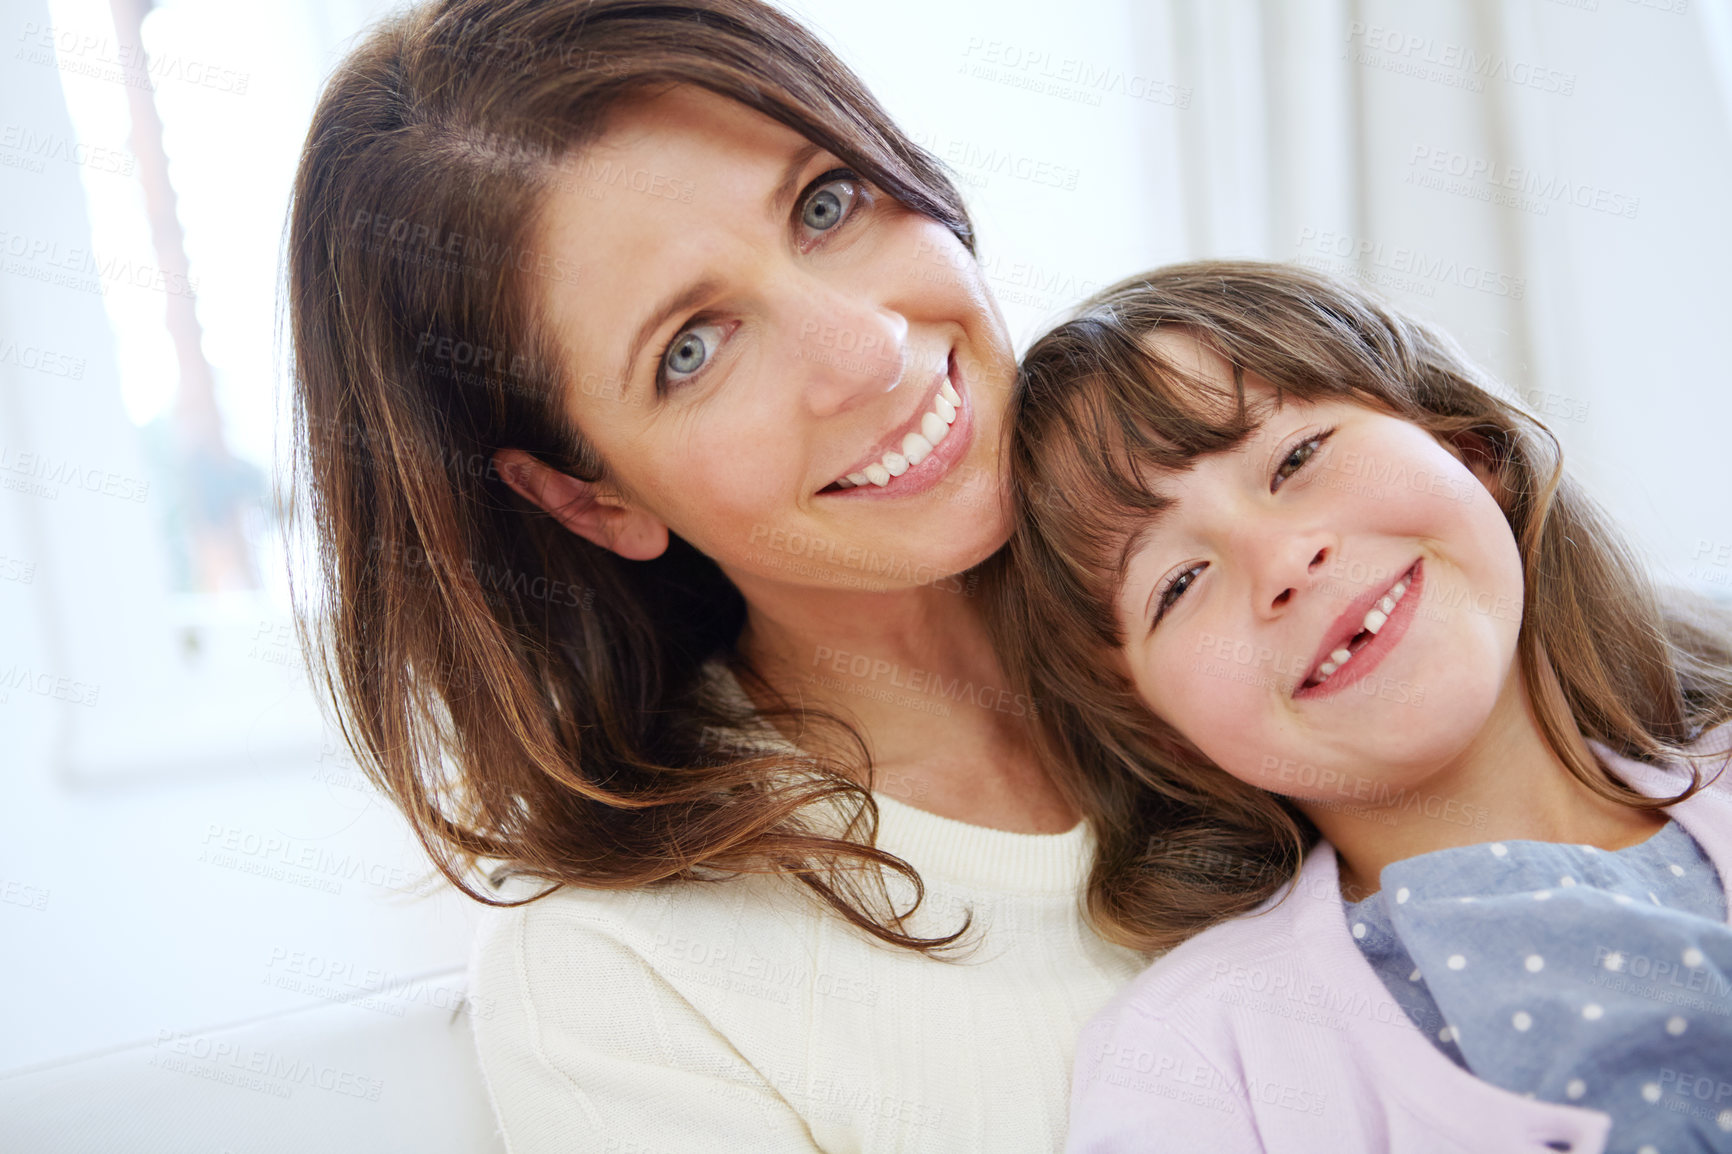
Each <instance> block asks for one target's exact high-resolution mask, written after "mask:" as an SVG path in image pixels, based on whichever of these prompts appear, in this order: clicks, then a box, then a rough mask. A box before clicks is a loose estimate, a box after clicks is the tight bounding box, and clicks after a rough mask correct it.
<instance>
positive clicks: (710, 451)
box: [539, 87, 1015, 589]
mask: <svg viewBox="0 0 1732 1154" xmlns="http://www.w3.org/2000/svg"><path fill="white" fill-rule="evenodd" d="M561 176H562V179H561V181H560V182H558V184H557V185H556V191H554V192H553V193H552V194H551V199H550V201H549V203H548V204H547V208H546V214H545V216H544V218H543V221H542V226H541V230H540V241H539V243H540V244H541V245H542V246H543V247H544V248H545V249H546V250H547V251H546V253H545V255H546V256H547V257H548V258H550V260H553V261H564V262H565V263H566V265H567V266H575V267H577V268H578V269H579V270H580V271H579V273H578V275H576V276H575V277H569V278H562V279H561V280H558V281H553V280H550V281H548V282H546V287H545V288H544V289H543V290H542V299H541V306H542V309H543V313H544V316H545V319H546V320H547V321H549V322H550V323H551V326H552V328H553V331H554V332H555V333H556V334H557V337H558V339H559V340H560V342H561V343H562V345H563V348H564V352H565V355H566V356H567V364H566V366H565V368H566V377H567V379H568V380H569V381H571V382H574V384H573V386H572V388H571V391H570V394H569V398H568V404H569V412H570V413H571V415H572V417H573V419H574V420H575V422H576V424H577V426H578V428H579V429H580V430H581V431H582V433H583V435H584V436H585V437H586V438H587V439H588V440H589V441H590V442H591V443H592V444H593V445H594V446H595V447H596V449H597V450H598V451H599V453H600V455H601V457H602V459H603V460H604V461H605V462H606V464H607V467H608V470H609V473H610V479H611V481H612V482H613V484H614V485H615V486H616V487H617V489H618V490H619V492H620V493H622V494H623V495H624V497H625V499H626V501H627V503H628V504H629V505H631V506H633V507H635V508H636V509H637V510H639V511H641V512H642V513H645V514H648V515H650V516H653V517H654V518H655V519H656V520H658V521H659V522H661V523H662V524H664V525H666V526H667V528H668V529H670V530H672V531H673V532H675V533H678V534H679V535H680V536H681V537H683V538H685V539H686V540H687V541H689V542H690V543H691V544H693V545H694V546H696V547H697V548H698V549H699V550H701V551H702V552H703V553H705V554H707V555H708V556H710V557H711V558H713V559H714V560H716V561H717V562H718V563H719V564H720V565H721V566H722V568H723V569H724V570H726V571H727V572H728V573H729V575H730V577H732V578H733V579H734V580H735V581H736V583H741V584H745V583H748V582H751V581H752V580H753V579H756V580H759V581H773V582H783V583H790V584H796V585H807V586H823V587H829V588H850V589H861V588H867V589H892V588H903V587H910V586H915V585H920V584H927V583H931V582H932V581H934V580H937V579H939V578H943V577H946V576H947V575H950V574H954V573H956V572H958V571H960V570H962V569H965V568H967V567H969V566H971V565H973V564H975V563H977V562H979V561H980V560H982V559H983V558H984V557H986V556H987V555H988V554H990V553H991V552H992V551H993V550H994V549H996V548H997V547H998V546H999V545H1000V544H1001V543H1002V542H1003V541H1004V540H1005V538H1006V537H1007V536H1008V535H1009V520H1008V516H1007V513H1006V511H1005V509H1004V507H1003V502H1002V500H1001V485H1000V483H999V476H1000V468H1001V460H1000V454H999V431H1000V426H1001V422H1002V419H1003V414H1004V411H1005V408H1006V402H1007V400H1008V395H1009V386H1010V384H1011V383H1012V381H1013V379H1014V374H1015V360H1014V354H1013V352H1012V350H1011V348H1010V344H1009V341H1008V337H1007V334H1006V330H1005V325H1004V321H1003V318H1002V317H1001V316H1000V314H999V312H998V309H997V306H996V305H995V303H994V302H993V300H992V297H991V295H990V294H989V293H988V291H987V288H986V285H985V283H984V280H983V278H982V275H981V273H980V270H979V266H978V265H977V264H976V262H975V261H974V260H973V259H972V258H971V257H970V256H969V255H968V253H967V250H965V249H964V248H963V247H962V246H961V244H960V243H959V242H958V241H957V240H956V238H955V237H954V236H953V235H952V234H951V232H950V231H949V230H948V229H947V228H945V227H944V226H943V225H941V224H939V223H937V222H935V221H933V220H931V219H929V218H927V217H924V216H920V215H918V214H916V213H913V212H910V211H908V210H906V209H904V208H902V207H901V206H900V205H898V204H896V203H895V202H894V201H892V200H891V199H890V198H889V197H887V196H886V195H884V194H882V193H880V192H879V191H878V190H877V189H875V188H873V187H870V186H868V185H865V184H863V183H862V182H861V181H860V180H858V179H857V178H854V177H853V176H852V175H851V174H849V173H848V172H847V170H846V169H845V166H844V165H843V163H842V162H841V161H840V160H838V159H837V158H836V157H835V156H832V155H830V154H829V153H828V152H825V151H823V150H822V149H819V148H818V147H817V146H815V145H813V144H811V143H810V142H809V141H808V140H806V139H805V138H804V137H802V136H800V135H799V134H798V133H796V132H794V131H793V130H791V129H789V128H786V127H784V126H782V125H780V124H778V123H776V122H774V121H771V120H769V119H768V118H766V117H764V116H762V115H760V114H758V113H756V112H754V111H752V110H750V109H747V108H746V107H744V106H743V105H740V104H737V103H734V102H732V101H729V100H726V99H723V98H721V97H718V96H715V95H713V94H710V93H707V92H704V91H702V90H698V89H694V88H690V87H680V88H675V89H672V90H670V91H668V92H667V93H666V94H663V95H659V96H657V97H655V98H653V99H649V100H644V101H640V102H635V103H632V104H628V105H626V106H624V107H621V108H619V109H618V110H617V111H616V113H615V115H614V116H613V117H612V118H611V119H610V121H609V122H608V126H607V130H606V131H605V133H604V134H603V135H602V136H601V137H600V139H599V140H598V141H597V142H596V143H595V144H594V145H593V146H592V147H590V148H587V149H585V150H584V151H583V152H582V153H581V154H580V155H577V156H575V157H573V158H571V159H570V160H568V161H567V162H566V163H565V164H564V165H563V167H562V173H561ZM549 267H557V265H552V266H549ZM947 397H954V398H956V400H957V403H955V404H952V403H951V401H950V400H948V399H947ZM929 414H930V415H929ZM916 438H918V439H916ZM934 442H936V444H934ZM905 451H906V455H901V456H898V455H896V454H905ZM850 473H852V474H855V475H856V479H857V480H864V483H863V484H855V483H851V482H849V481H847V480H845V479H844V478H845V477H846V476H847V475H848V474H850ZM893 474H894V475H893ZM838 482H840V483H838Z"/></svg>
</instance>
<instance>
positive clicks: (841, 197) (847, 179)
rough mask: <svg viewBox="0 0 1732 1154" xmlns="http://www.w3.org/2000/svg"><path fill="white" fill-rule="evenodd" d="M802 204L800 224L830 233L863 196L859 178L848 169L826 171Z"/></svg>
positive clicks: (815, 230) (816, 230) (813, 229)
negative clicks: (860, 196)
mask: <svg viewBox="0 0 1732 1154" xmlns="http://www.w3.org/2000/svg"><path fill="white" fill-rule="evenodd" d="M818 180H819V181H820V182H821V183H819V184H818V185H817V187H815V188H814V189H813V190H812V192H811V194H810V195H809V196H807V197H806V199H805V202H804V203H803V204H801V206H800V223H801V224H803V225H805V226H806V227H807V228H809V229H811V230H812V231H814V232H828V231H829V230H830V229H833V228H835V227H836V226H837V225H838V224H840V223H841V222H842V220H843V219H844V218H845V217H847V215H848V212H849V210H850V209H851V208H853V206H854V201H855V200H856V199H857V198H858V197H859V195H860V182H859V179H858V178H857V177H856V176H855V175H854V174H853V173H852V172H849V171H847V170H846V169H840V170H838V171H836V172H833V173H825V174H824V175H823V176H821V177H819V178H818Z"/></svg>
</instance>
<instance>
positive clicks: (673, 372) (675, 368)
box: [662, 325, 722, 383]
mask: <svg viewBox="0 0 1732 1154" xmlns="http://www.w3.org/2000/svg"><path fill="white" fill-rule="evenodd" d="M721 343H722V326H721V325H693V326H692V327H691V328H689V329H686V330H684V331H683V332H681V333H680V334H679V335H678V336H676V337H674V339H673V343H671V344H670V345H668V351H667V352H666V354H664V355H663V356H662V380H663V382H664V383H677V382H679V381H684V380H689V379H690V378H692V377H694V376H696V375H697V374H698V372H699V371H700V370H702V369H703V367H704V366H705V365H707V364H709V363H710V358H711V357H712V356H714V355H715V352H716V349H717V347H718V346H720V344H721Z"/></svg>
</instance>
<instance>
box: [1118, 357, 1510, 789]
mask: <svg viewBox="0 0 1732 1154" xmlns="http://www.w3.org/2000/svg"><path fill="white" fill-rule="evenodd" d="M1158 344H1159V347H1160V348H1161V349H1162V351H1163V352H1165V353H1167V354H1168V355H1169V356H1171V357H1172V358H1174V360H1175V361H1176V362H1177V363H1180V364H1187V365H1188V364H1191V363H1196V364H1197V365H1198V368H1199V370H1200V371H1201V372H1202V373H1203V374H1204V375H1205V376H1206V377H1207V378H1208V379H1210V380H1211V381H1212V382H1214V383H1215V384H1217V385H1218V386H1219V387H1220V388H1222V389H1223V390H1224V391H1225V393H1226V395H1227V396H1229V397H1230V396H1231V395H1232V387H1233V384H1232V375H1231V369H1230V367H1229V366H1228V365H1227V363H1226V362H1225V361H1224V360H1222V359H1221V358H1220V357H1218V356H1216V355H1215V354H1214V353H1212V352H1210V351H1207V350H1205V349H1203V348H1202V347H1201V346H1200V345H1198V344H1197V343H1196V342H1195V341H1193V340H1191V339H1190V338H1188V337H1180V336H1167V335H1162V336H1161V337H1160V338H1159V340H1158ZM1246 391H1247V399H1248V400H1250V401H1252V402H1254V403H1256V402H1262V403H1265V404H1268V403H1271V402H1273V400H1274V397H1275V393H1274V390H1273V389H1272V388H1270V387H1269V386H1268V385H1266V384H1265V383H1263V382H1261V381H1260V380H1259V379H1258V378H1255V377H1248V378H1247V381H1246ZM1490 483H1492V482H1490V479H1489V475H1486V474H1484V473H1483V472H1477V471H1476V470H1474V469H1470V468H1469V467H1468V466H1467V465H1465V464H1464V463H1463V461H1462V459H1461V458H1460V457H1458V456H1457V455H1456V454H1455V453H1453V452H1452V451H1451V450H1450V449H1447V448H1445V447H1444V446H1443V445H1442V444H1441V443H1439V441H1438V440H1437V439H1436V438H1434V437H1433V436H1432V435H1431V434H1430V433H1428V432H1426V431H1425V430H1424V429H1422V428H1420V427H1419V426H1417V425H1414V424H1412V423H1410V422H1408V421H1404V420H1402V419H1400V418H1398V417H1393V416H1388V415H1386V414H1384V413H1381V412H1378V411H1376V410H1373V409H1368V408H1363V407H1360V406H1359V405H1356V404H1353V403H1350V402H1344V401H1330V402H1326V403H1316V404H1307V403H1303V402H1298V401H1293V400H1291V399H1289V400H1288V401H1287V403H1285V404H1284V405H1282V406H1281V407H1280V408H1271V409H1270V410H1269V415H1268V417H1267V419H1266V420H1265V422H1264V423H1263V425H1262V427H1261V428H1260V429H1259V430H1258V431H1257V432H1256V433H1255V434H1253V435H1252V436H1251V437H1249V438H1247V440H1246V442H1245V443H1244V444H1242V445H1240V446H1239V447H1238V448H1237V449H1235V450H1233V451H1232V452H1227V453H1220V454H1216V455H1213V456H1208V457H1204V458H1201V459H1199V460H1198V461H1197V462H1196V463H1195V465H1194V467H1193V468H1192V469H1191V470H1189V471H1188V472H1184V473H1176V474H1171V475H1168V476H1166V477H1165V478H1164V479H1163V481H1162V482H1160V483H1159V484H1158V486H1157V488H1158V489H1159V491H1160V492H1161V493H1163V494H1164V495H1167V496H1170V497H1171V498H1173V499H1174V501H1175V502H1176V504H1175V505H1174V506H1173V507H1171V508H1170V509H1169V510H1168V511H1167V512H1166V514H1165V515H1164V516H1163V517H1161V518H1160V519H1159V520H1157V521H1156V522H1155V523H1153V524H1152V525H1150V526H1149V527H1148V528H1147V529H1146V531H1145V532H1144V534H1143V535H1142V537H1141V539H1140V542H1139V543H1138V544H1137V545H1136V546H1135V548H1134V550H1133V552H1132V553H1131V554H1130V557H1129V564H1128V568H1127V579H1126V581H1125V582H1124V585H1123V587H1122V589H1121V590H1120V592H1119V595H1118V599H1117V605H1116V608H1117V612H1118V620H1119V625H1120V628H1121V629H1122V630H1123V635H1124V636H1125V637H1126V639H1127V641H1126V644H1125V647H1124V649H1123V650H1122V651H1121V653H1120V654H1119V657H1120V659H1121V660H1122V661H1123V662H1124V665H1125V667H1126V668H1125V670H1124V671H1125V672H1126V673H1127V675H1128V676H1129V677H1130V678H1131V680H1132V681H1133V683H1134V684H1135V686H1136V689H1137V692H1138V694H1139V695H1140V696H1141V697H1142V699H1143V700H1144V701H1145V702H1146V703H1147V704H1148V706H1149V707H1150V708H1151V709H1152V710H1153V711H1154V712H1155V713H1156V714H1157V715H1158V716H1159V717H1161V718H1163V719H1164V720H1165V721H1166V722H1167V723H1168V724H1170V725H1172V726H1173V727H1174V728H1175V729H1177V730H1178V731H1179V732H1180V733H1181V734H1183V735H1184V736H1185V737H1186V738H1187V739H1188V740H1189V741H1190V742H1191V743H1192V744H1194V745H1195V746H1196V747H1197V748H1198V749H1199V750H1200V751H1201V752H1202V753H1204V754H1205V755H1206V756H1208V757H1209V758H1210V759H1211V760H1213V761H1214V762H1215V764H1217V765H1219V766H1220V767H1221V768H1222V769H1224V770H1226V771H1227V772H1228V773H1231V774H1232V775H1233V776H1234V777H1237V778H1239V779H1240V780H1242V781H1245V782H1247V783H1249V784H1251V785H1255V786H1258V787H1260V788H1263V789H1267V790H1269V791H1271V792H1275V793H1281V794H1286V795H1288V796H1291V797H1294V798H1297V799H1301V800H1302V799H1306V798H1313V799H1324V798H1330V799H1337V800H1338V799H1340V798H1342V797H1351V796H1354V790H1360V791H1361V792H1359V793H1358V796H1360V797H1362V798H1363V797H1366V796H1367V793H1366V792H1364V791H1368V790H1369V789H1370V787H1372V786H1374V785H1375V786H1380V787H1389V788H1395V789H1400V788H1404V787H1407V786H1411V785H1416V784H1418V783H1419V782H1420V781H1422V780H1424V779H1425V778H1427V777H1429V776H1431V775H1432V774H1434V773H1436V772H1439V771H1441V770H1444V769H1446V768H1447V767H1448V766H1450V765H1451V764H1453V763H1458V762H1459V761H1460V760H1461V759H1462V758H1463V756H1464V755H1465V754H1466V753H1467V752H1468V751H1469V749H1470V747H1471V746H1472V744H1473V743H1474V741H1475V739H1476V737H1478V736H1479V735H1480V733H1481V730H1482V729H1483V728H1484V727H1485V725H1486V722H1487V720H1488V718H1490V717H1491V716H1492V714H1493V712H1494V709H1495V708H1496V707H1497V706H1498V705H1499V703H1500V699H1501V698H1502V697H1503V696H1504V695H1505V694H1517V693H1519V678H1517V677H1515V676H1514V674H1515V672H1516V636H1517V633H1518V631H1519V629H1520V625H1521V606H1522V569H1521V557H1520V554H1519V553H1518V551H1517V548H1516V543H1515V538H1514V535H1513V534H1512V532H1511V530H1510V527H1509V523H1508V521H1507V520H1506V519H1505V517H1504V514H1503V512H1502V511H1501V510H1500V509H1499V508H1498V505H1497V503H1496V501H1495V500H1494V499H1493V497H1492V494H1491V492H1490V490H1489V489H1488V484H1490ZM1360 782H1363V783H1364V786H1363V787H1361V786H1359V783H1360ZM1344 786H1345V787H1347V788H1346V792H1344Z"/></svg>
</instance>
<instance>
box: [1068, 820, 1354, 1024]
mask: <svg viewBox="0 0 1732 1154" xmlns="http://www.w3.org/2000/svg"><path fill="white" fill-rule="evenodd" d="M1342 909H1343V902H1342V898H1341V891H1340V880H1339V874H1338V872H1337V869H1336V863H1335V851H1334V849H1333V848H1332V847H1331V846H1329V844H1328V843H1327V842H1319V843H1318V844H1317V846H1316V847H1314V848H1313V849H1312V850H1311V852H1310V853H1308V854H1306V856H1305V861H1304V864H1303V865H1302V866H1301V867H1300V870H1299V874H1298V876H1296V877H1295V878H1294V879H1293V880H1292V881H1290V882H1288V883H1287V884H1286V885H1284V886H1282V887H1281V889H1280V890H1278V891H1277V892H1276V893H1275V894H1274V895H1273V896H1271V897H1270V898H1269V900H1268V901H1266V902H1264V903H1263V905H1261V906H1259V907H1258V908H1257V909H1256V910H1253V911H1251V912H1250V913H1246V914H1241V915H1239V916H1238V917H1235V918H1232V919H1230V920H1228V921H1224V922H1220V923H1218V924H1216V925H1213V926H1211V927H1209V928H1208V929H1206V930H1204V931H1203V932H1201V933H1199V934H1197V935H1195V936H1194V937H1191V938H1187V939H1186V940H1185V941H1184V942H1183V943H1181V944H1180V945H1178V946H1175V947H1174V948H1173V949H1171V950H1169V951H1167V952H1166V953H1165V954H1163V955H1161V956H1160V957H1159V958H1158V959H1157V960H1156V961H1155V962H1154V963H1153V964H1152V965H1150V966H1149V968H1148V969H1146V970H1144V971H1143V972H1142V973H1141V974H1139V975H1138V976H1137V977H1136V978H1135V979H1133V980H1132V981H1131V983H1130V984H1129V985H1128V986H1127V987H1126V988H1125V989H1124V990H1122V991H1121V992H1120V994H1119V995H1118V997H1116V998H1115V999H1114V1001H1113V1002H1112V1003H1111V1004H1110V1005H1109V1006H1108V1007H1107V1008H1106V1009H1105V1010H1103V1011H1102V1015H1101V1016H1102V1017H1105V1016H1107V1015H1109V1014H1111V1013H1115V1012H1131V1013H1135V1014H1137V1015H1139V1016H1143V1017H1155V1018H1161V1019H1165V1020H1169V1021H1174V1022H1179V1021H1180V1020H1189V1021H1190V1022H1191V1023H1192V1024H1196V1023H1198V1022H1199V1021H1200V1020H1202V1019H1205V1018H1210V1017H1216V1016H1218V1012H1219V1008H1220V1007H1225V1006H1232V1005H1236V1004H1240V1003H1242V1002H1243V1000H1244V998H1245V997H1262V996H1266V995H1270V994H1274V995H1282V994H1288V995H1291V996H1297V997H1300V998H1303V996H1304V991H1306V990H1307V989H1308V988H1311V987H1313V986H1314V985H1315V984H1316V982H1317V981H1318V980H1319V979H1320V975H1321V974H1322V972H1323V971H1325V970H1327V969H1329V968H1332V967H1331V965H1330V960H1329V955H1330V953H1331V952H1332V950H1333V948H1334V947H1335V946H1336V945H1338V943H1337V942H1336V940H1335V939H1336V938H1338V937H1340V938H1344V937H1345V933H1346V930H1345V922H1344V921H1343V914H1342Z"/></svg>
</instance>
